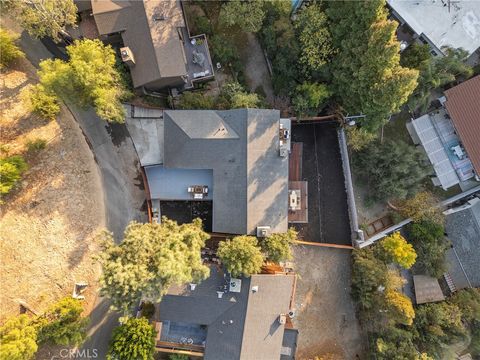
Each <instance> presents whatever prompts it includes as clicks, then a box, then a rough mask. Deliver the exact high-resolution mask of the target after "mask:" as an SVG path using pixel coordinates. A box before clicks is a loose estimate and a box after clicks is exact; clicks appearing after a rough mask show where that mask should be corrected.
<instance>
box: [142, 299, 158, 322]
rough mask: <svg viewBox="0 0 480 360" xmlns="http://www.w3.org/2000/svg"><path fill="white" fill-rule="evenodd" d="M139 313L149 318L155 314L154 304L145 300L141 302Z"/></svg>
mask: <svg viewBox="0 0 480 360" xmlns="http://www.w3.org/2000/svg"><path fill="white" fill-rule="evenodd" d="M141 314H142V316H143V317H145V318H147V319H150V318H151V317H152V316H153V314H155V305H154V304H153V303H151V302H150V301H146V302H144V303H143V304H142V310H141Z"/></svg>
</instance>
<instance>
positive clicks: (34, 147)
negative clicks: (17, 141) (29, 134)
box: [25, 139, 47, 152]
mask: <svg viewBox="0 0 480 360" xmlns="http://www.w3.org/2000/svg"><path fill="white" fill-rule="evenodd" d="M25 146H26V147H27V151H28V152H37V151H40V150H43V149H45V147H46V146H47V140H45V139H35V140H28V141H27V142H26V143H25Z"/></svg>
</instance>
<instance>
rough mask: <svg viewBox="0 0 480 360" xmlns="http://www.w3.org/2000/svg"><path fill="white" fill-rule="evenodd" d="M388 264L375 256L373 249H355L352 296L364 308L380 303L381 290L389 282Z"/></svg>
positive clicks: (372, 307) (368, 308) (373, 306)
mask: <svg viewBox="0 0 480 360" xmlns="http://www.w3.org/2000/svg"><path fill="white" fill-rule="evenodd" d="M387 274H388V271H387V266H386V265H385V263H384V262H382V261H381V260H380V259H377V258H376V257H375V254H374V252H373V250H372V249H362V250H353V265H352V297H353V298H354V299H355V300H356V301H358V302H359V304H360V306H361V307H362V309H365V310H367V311H368V310H371V309H374V308H376V307H377V305H379V301H380V297H381V291H380V289H381V288H382V287H383V288H384V287H386V284H387Z"/></svg>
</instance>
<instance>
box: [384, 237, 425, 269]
mask: <svg viewBox="0 0 480 360" xmlns="http://www.w3.org/2000/svg"><path fill="white" fill-rule="evenodd" d="M380 249H381V254H382V255H384V257H385V258H386V260H387V261H393V262H395V263H397V264H398V265H400V266H401V267H403V268H405V269H410V268H411V267H412V266H413V264H415V260H416V259H417V253H416V252H415V249H414V248H413V246H412V244H409V243H408V242H407V240H405V238H404V237H403V236H402V235H400V233H399V232H398V231H397V232H395V233H393V234H392V235H390V236H387V237H386V238H385V239H383V240H382V242H381V243H380Z"/></svg>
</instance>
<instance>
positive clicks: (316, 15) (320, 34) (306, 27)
mask: <svg viewBox="0 0 480 360" xmlns="http://www.w3.org/2000/svg"><path fill="white" fill-rule="evenodd" d="M295 29H296V31H297V33H298V41H299V43H300V48H301V55H300V63H301V64H302V67H303V69H304V72H305V73H311V72H313V71H318V70H320V69H321V68H322V67H323V66H324V65H325V64H326V63H327V62H328V60H329V59H330V57H331V56H332V54H333V52H334V49H333V46H332V39H331V36H330V31H329V30H328V26H327V17H326V16H325V13H324V12H323V10H322V8H321V7H320V5H319V4H317V3H314V4H312V5H310V6H307V7H305V8H303V9H302V10H301V11H299V12H298V14H297V19H296V21H295Z"/></svg>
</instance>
